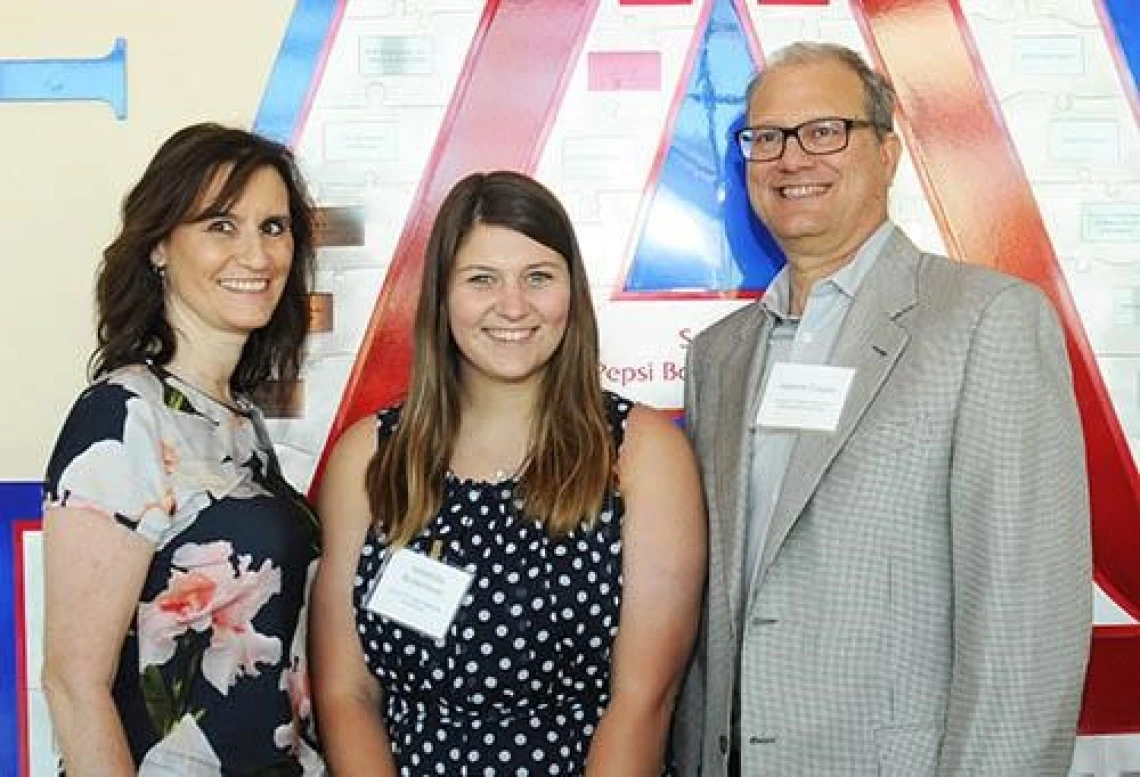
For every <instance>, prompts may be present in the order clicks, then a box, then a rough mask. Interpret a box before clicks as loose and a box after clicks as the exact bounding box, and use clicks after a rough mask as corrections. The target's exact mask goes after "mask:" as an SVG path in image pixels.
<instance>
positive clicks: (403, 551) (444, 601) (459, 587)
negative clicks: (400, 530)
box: [365, 548, 474, 640]
mask: <svg viewBox="0 0 1140 777" xmlns="http://www.w3.org/2000/svg"><path fill="white" fill-rule="evenodd" d="M473 577H474V575H472V574H471V573H470V572H468V571H466V570H464V569H457V568H455V567H453V566H450V565H448V564H445V563H443V562H442V561H436V560H435V559H433V558H428V557H427V556H425V555H423V554H422V553H417V552H416V551H414V550H409V549H407V548H400V549H399V550H397V551H395V552H394V553H393V554H392V555H391V557H389V559H388V563H387V564H385V565H384V569H383V570H381V572H380V579H379V580H377V581H376V585H375V586H373V588H372V592H371V593H370V594H369V595H368V598H367V599H366V600H365V606H366V607H367V608H368V609H369V610H371V611H372V612H374V613H376V614H377V615H383V616H384V617H385V618H389V619H391V620H394V621H396V622H397V623H400V624H403V625H404V626H407V627H408V628H411V629H415V630H416V631H418V632H420V633H421V634H424V635H426V636H428V637H431V638H432V639H435V640H441V639H443V637H444V635H445V634H447V630H448V629H449V628H450V627H451V622H452V621H453V620H455V613H456V612H458V611H459V605H460V603H461V602H462V601H463V596H464V594H466V593H467V589H468V588H469V587H470V586H471V580H472V578H473Z"/></svg>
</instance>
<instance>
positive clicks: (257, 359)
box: [89, 124, 314, 391]
mask: <svg viewBox="0 0 1140 777" xmlns="http://www.w3.org/2000/svg"><path fill="white" fill-rule="evenodd" d="M265 167H271V168H273V169H274V170H276V171H277V172H278V173H279V174H280V176H281V180H282V181H284V183H285V188H286V189H287V190H288V193H289V216H290V221H291V229H292V232H293V264H292V266H291V267H290V269H289V276H288V278H287V279H286V281H285V289H284V291H283V293H282V295H281V300H280V302H278V304H277V308H276V309H275V310H274V311H273V316H272V317H271V318H270V320H269V323H267V324H266V325H265V326H264V327H262V328H261V329H258V330H256V331H255V332H253V333H252V334H251V335H250V337H249V339H248V340H247V341H246V344H245V348H244V349H243V350H242V353H241V358H240V359H239V360H238V363H237V367H236V368H235V369H234V374H233V375H232V376H231V378H230V385H231V387H232V388H233V389H234V390H235V391H249V390H251V389H253V388H255V387H257V386H258V385H259V384H260V383H262V382H263V381H265V380H267V379H269V378H277V379H280V380H291V379H293V378H295V377H297V374H298V371H299V370H300V366H301V345H302V343H303V341H304V338H305V333H306V332H307V330H308V322H309V288H310V285H311V279H312V274H313V256H314V247H313V216H312V206H311V204H310V201H309V195H308V192H307V190H306V188H305V184H304V181H303V180H302V178H301V174H300V173H299V172H298V170H297V166H296V164H295V162H294V159H293V154H292V152H290V151H289V149H288V148H287V147H285V146H283V145H281V144H280V143H275V142H273V141H271V140H268V139H266V138H263V137H260V136H258V135H255V134H253V133H251V132H246V131H245V130H240V129H232V128H229V127H222V126H220V125H217V124H195V125H192V126H189V127H186V128H184V129H181V130H179V131H178V132H176V133H174V134H173V135H171V136H170V138H169V139H167V140H166V142H165V143H163V144H162V146H161V147H160V148H159V149H158V151H157V152H156V153H155V156H154V158H153V159H152V160H151V161H150V164H149V165H147V168H146V170H145V171H144V172H143V175H142V178H140V179H139V182H138V183H137V184H135V186H134V188H133V189H131V191H130V193H129V194H128V195H127V196H126V198H125V199H124V200H123V212H122V221H123V223H122V228H121V229H120V230H119V234H118V236H117V237H116V238H115V239H114V240H113V241H112V242H111V244H110V245H108V246H107V248H106V250H105V251H104V252H103V262H102V264H101V266H100V268H99V275H98V278H97V280H96V283H95V301H96V307H97V309H98V346H97V347H96V349H95V352H94V353H93V354H92V355H91V361H90V365H89V371H90V374H91V377H92V378H97V377H99V376H100V375H103V374H105V373H107V372H110V371H111V370H114V369H116V368H118V367H122V366H123V365H126V364H134V363H138V362H141V361H148V360H149V361H152V362H154V363H156V364H159V365H163V364H167V363H168V362H169V361H170V360H171V359H172V358H173V357H174V349H175V340H174V332H173V330H172V329H171V327H170V323H169V322H168V321H167V320H166V311H165V303H164V299H163V289H162V282H161V278H160V277H159V276H158V274H157V273H156V271H155V270H154V268H153V267H152V265H151V258H150V257H151V252H152V251H153V250H154V248H155V246H157V245H158V244H159V243H161V242H162V241H163V240H165V239H166V238H168V237H169V236H170V234H171V232H173V231H174V228H175V227H177V226H178V225H179V224H183V223H186V222H188V221H192V220H194V219H195V218H196V217H197V216H199V215H200V214H202V213H206V212H212V211H216V212H225V211H226V210H228V209H229V208H230V207H231V206H232V205H233V204H234V202H236V201H237V200H238V199H239V198H240V197H241V194H242V192H243V190H244V189H245V186H246V184H247V183H248V182H249V179H250V178H251V177H252V176H253V174H254V173H256V172H257V171H258V170H261V169H262V168H265ZM220 171H225V173H224V174H225V176H226V180H225V182H224V183H223V185H222V187H221V189H220V191H219V192H218V194H217V196H216V197H215V198H214V201H213V202H203V201H202V198H203V195H204V194H205V191H206V189H207V187H209V185H210V184H211V183H212V182H213V180H214V176H215V175H216V174H217V173H218V172H220Z"/></svg>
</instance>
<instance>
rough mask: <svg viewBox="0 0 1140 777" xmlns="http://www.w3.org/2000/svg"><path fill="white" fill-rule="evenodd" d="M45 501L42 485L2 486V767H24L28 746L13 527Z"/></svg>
mask: <svg viewBox="0 0 1140 777" xmlns="http://www.w3.org/2000/svg"><path fill="white" fill-rule="evenodd" d="M42 499H43V487H42V486H41V484H39V483H15V482H7V483H5V482H0V623H2V624H5V625H6V626H8V628H7V629H5V630H6V631H7V634H6V635H4V637H3V638H0V764H13V765H14V764H18V763H20V762H21V758H20V751H21V750H22V749H23V748H24V747H26V746H27V743H26V742H23V741H21V738H20V697H21V696H22V695H23V694H24V693H25V689H24V688H17V687H16V684H17V678H18V677H19V671H18V670H19V667H17V666H16V661H17V660H18V656H19V651H18V649H17V648H18V644H17V640H18V639H22V638H23V636H24V635H23V630H22V629H19V628H16V626H17V624H16V601H15V591H16V569H17V563H18V560H17V559H16V557H15V552H16V543H15V534H14V531H13V526H14V525H15V523H16V521H26V520H29V519H33V518H38V517H39V515H40V508H41V502H42ZM25 757H26V754H25ZM5 773H7V774H10V773H12V772H5Z"/></svg>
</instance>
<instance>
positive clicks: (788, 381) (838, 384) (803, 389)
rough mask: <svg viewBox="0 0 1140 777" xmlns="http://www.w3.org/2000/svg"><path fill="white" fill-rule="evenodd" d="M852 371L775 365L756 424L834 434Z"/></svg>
mask: <svg viewBox="0 0 1140 777" xmlns="http://www.w3.org/2000/svg"><path fill="white" fill-rule="evenodd" d="M854 378H855V370H853V369H851V368H849V367H831V366H828V365H826V364H792V363H790V362H777V363H776V364H774V365H772V372H771V373H770V374H769V375H768V385H767V386H766V387H765V390H764V396H763V397H761V398H760V409H759V410H757V411H756V423H757V424H759V425H760V426H769V427H775V428H779V429H800V430H803V431H809V432H834V431H835V428H836V427H837V426H838V425H839V417H840V416H841V415H842V414H843V405H844V404H845V403H846V402H847V392H848V391H849V390H850V389H851V381H852V380H853V379H854Z"/></svg>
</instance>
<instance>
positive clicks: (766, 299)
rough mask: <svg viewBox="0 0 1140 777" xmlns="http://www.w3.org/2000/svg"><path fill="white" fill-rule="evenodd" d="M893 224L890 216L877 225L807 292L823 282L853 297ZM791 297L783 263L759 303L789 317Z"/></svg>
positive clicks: (773, 312) (787, 270) (788, 274)
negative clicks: (842, 262)
mask: <svg viewBox="0 0 1140 777" xmlns="http://www.w3.org/2000/svg"><path fill="white" fill-rule="evenodd" d="M894 228H895V227H894V224H893V223H891V221H890V219H888V220H886V221H884V222H883V223H882V224H880V225H879V227H878V229H876V230H875V231H874V232H872V233H871V236H870V237H869V238H867V239H866V240H865V241H864V242H863V245H861V246H859V249H858V250H857V251H856V252H855V256H854V257H852V259H851V261H850V262H848V263H847V264H845V265H843V266H842V267H840V268H839V269H838V270H836V271H835V272H833V273H832V274H831V275H829V276H827V277H826V278H823V279H822V280H820V281H819V282H817V283H816V285H815V286H814V287H813V288H812V290H811V295H810V296H815V294H817V293H819V292H820V291H821V290H822V289H823V288H824V287H825V286H828V285H830V286H832V287H834V288H836V289H838V290H839V291H841V292H843V294H845V295H846V296H847V297H849V298H851V299H854V298H855V294H856V293H857V292H858V291H859V287H860V286H862V285H863V280H864V279H865V278H866V277H867V273H869V272H870V271H871V267H873V266H874V264H875V260H876V259H878V258H879V254H880V253H882V251H883V246H885V245H886V244H887V240H888V239H890V236H891V233H892V232H893V231H894ZM791 301H792V280H791V272H790V271H789V269H788V266H787V265H786V264H785V265H784V266H783V267H782V268H780V271H779V272H778V273H776V277H775V278H773V279H772V282H771V283H769V284H768V289H767V291H765V292H764V296H763V297H761V298H760V304H761V305H762V306H763V307H764V309H765V310H766V311H768V312H769V313H771V314H772V315H774V316H776V317H777V318H779V319H780V320H788V319H790V318H792V316H791V314H790V313H789V312H788V311H789V310H790V309H791Z"/></svg>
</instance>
